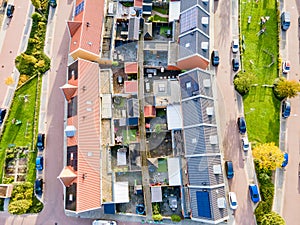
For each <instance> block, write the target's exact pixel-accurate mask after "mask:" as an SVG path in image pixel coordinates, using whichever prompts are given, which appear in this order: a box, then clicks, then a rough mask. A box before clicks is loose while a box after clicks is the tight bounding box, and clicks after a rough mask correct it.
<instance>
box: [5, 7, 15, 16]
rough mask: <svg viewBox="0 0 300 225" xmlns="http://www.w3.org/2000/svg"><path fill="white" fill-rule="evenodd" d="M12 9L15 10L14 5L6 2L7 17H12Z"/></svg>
mask: <svg viewBox="0 0 300 225" xmlns="http://www.w3.org/2000/svg"><path fill="white" fill-rule="evenodd" d="M14 11H15V6H14V5H12V4H8V6H7V10H6V15H7V17H8V18H12V17H13V15H14Z"/></svg>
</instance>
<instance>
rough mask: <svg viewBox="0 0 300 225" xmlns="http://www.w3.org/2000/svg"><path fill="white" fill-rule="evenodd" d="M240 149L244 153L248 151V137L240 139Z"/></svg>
mask: <svg viewBox="0 0 300 225" xmlns="http://www.w3.org/2000/svg"><path fill="white" fill-rule="evenodd" d="M242 147H243V150H244V151H245V152H246V151H248V150H249V148H250V143H249V140H248V137H243V138H242Z"/></svg>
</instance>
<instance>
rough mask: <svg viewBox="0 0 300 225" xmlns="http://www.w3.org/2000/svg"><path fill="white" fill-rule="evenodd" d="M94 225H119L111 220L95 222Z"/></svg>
mask: <svg viewBox="0 0 300 225" xmlns="http://www.w3.org/2000/svg"><path fill="white" fill-rule="evenodd" d="M92 225H117V222H116V221H111V220H94V221H93V223H92Z"/></svg>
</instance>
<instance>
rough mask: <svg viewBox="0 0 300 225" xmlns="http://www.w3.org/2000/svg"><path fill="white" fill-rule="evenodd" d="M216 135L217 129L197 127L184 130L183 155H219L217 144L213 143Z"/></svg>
mask: <svg viewBox="0 0 300 225" xmlns="http://www.w3.org/2000/svg"><path fill="white" fill-rule="evenodd" d="M217 135H218V133H217V127H211V126H199V127H190V128H184V147H185V155H186V156H191V155H195V154H206V153H220V149H219V144H218V143H215V142H213V141H215V138H217ZM217 141H218V139H217Z"/></svg>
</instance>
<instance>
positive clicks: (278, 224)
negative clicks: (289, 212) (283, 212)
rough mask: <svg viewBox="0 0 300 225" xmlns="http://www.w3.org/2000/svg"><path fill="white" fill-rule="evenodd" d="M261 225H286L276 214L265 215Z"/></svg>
mask: <svg viewBox="0 0 300 225" xmlns="http://www.w3.org/2000/svg"><path fill="white" fill-rule="evenodd" d="M260 224H261V225H285V221H284V219H283V218H282V217H281V216H280V215H279V214H277V213H276V212H273V211H272V212H271V213H268V214H265V215H264V216H263V217H262V219H261V223H260Z"/></svg>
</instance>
